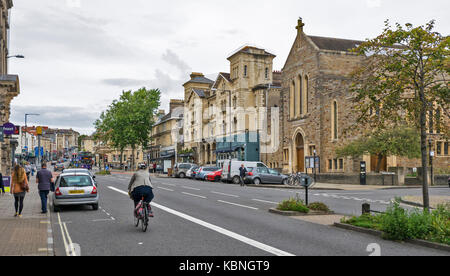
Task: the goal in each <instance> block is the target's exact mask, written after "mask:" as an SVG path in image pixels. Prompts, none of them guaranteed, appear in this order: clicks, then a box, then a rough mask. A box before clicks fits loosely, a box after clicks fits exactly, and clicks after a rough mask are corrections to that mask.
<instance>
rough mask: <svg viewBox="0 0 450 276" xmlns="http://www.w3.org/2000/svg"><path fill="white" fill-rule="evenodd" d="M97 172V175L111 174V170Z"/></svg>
mask: <svg viewBox="0 0 450 276" xmlns="http://www.w3.org/2000/svg"><path fill="white" fill-rule="evenodd" d="M95 174H97V175H110V174H111V172H110V171H99V172H96V173H95Z"/></svg>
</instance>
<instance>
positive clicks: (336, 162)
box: [333, 159, 338, 170]
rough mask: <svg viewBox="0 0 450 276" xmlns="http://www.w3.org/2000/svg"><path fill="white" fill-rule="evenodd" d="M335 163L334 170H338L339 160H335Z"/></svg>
mask: <svg viewBox="0 0 450 276" xmlns="http://www.w3.org/2000/svg"><path fill="white" fill-rule="evenodd" d="M333 162H334V169H335V170H337V167H338V160H337V159H333Z"/></svg>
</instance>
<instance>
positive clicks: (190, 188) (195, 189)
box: [181, 186, 201, 191]
mask: <svg viewBox="0 0 450 276" xmlns="http://www.w3.org/2000/svg"><path fill="white" fill-rule="evenodd" d="M181 187H183V188H185V189H189V190H194V191H201V190H200V189H197V188H192V187H187V186H181Z"/></svg>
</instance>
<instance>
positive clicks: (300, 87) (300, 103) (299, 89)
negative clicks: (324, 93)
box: [296, 75, 303, 117]
mask: <svg viewBox="0 0 450 276" xmlns="http://www.w3.org/2000/svg"><path fill="white" fill-rule="evenodd" d="M297 80H298V87H297V93H298V94H297V97H298V99H297V105H298V108H297V112H298V114H296V115H297V116H298V117H300V116H301V115H303V80H302V76H300V75H299V76H298V79H297Z"/></svg>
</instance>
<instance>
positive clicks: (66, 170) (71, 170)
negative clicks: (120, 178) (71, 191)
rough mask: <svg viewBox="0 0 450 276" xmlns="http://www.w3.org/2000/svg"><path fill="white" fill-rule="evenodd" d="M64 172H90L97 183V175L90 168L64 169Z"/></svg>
mask: <svg viewBox="0 0 450 276" xmlns="http://www.w3.org/2000/svg"><path fill="white" fill-rule="evenodd" d="M62 173H88V174H89V175H90V176H91V177H92V179H93V180H94V182H95V184H97V181H96V180H95V175H94V173H93V172H92V171H90V170H88V169H83V168H77V169H64V170H63V172H62Z"/></svg>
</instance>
